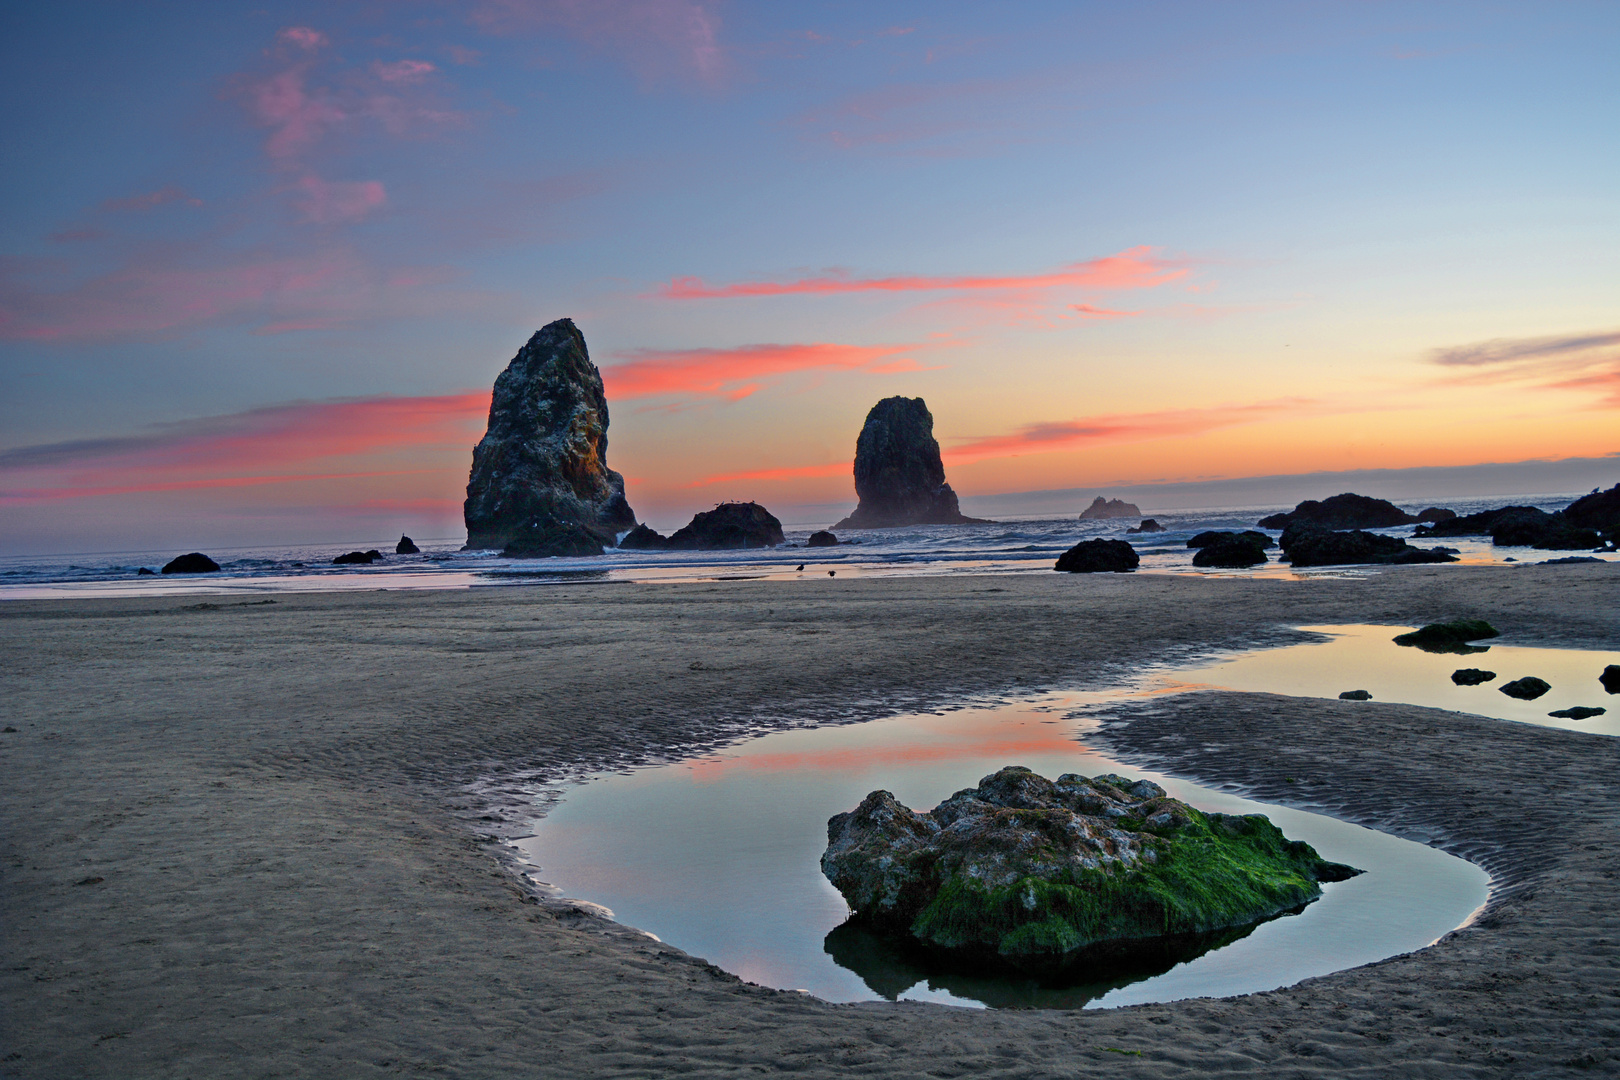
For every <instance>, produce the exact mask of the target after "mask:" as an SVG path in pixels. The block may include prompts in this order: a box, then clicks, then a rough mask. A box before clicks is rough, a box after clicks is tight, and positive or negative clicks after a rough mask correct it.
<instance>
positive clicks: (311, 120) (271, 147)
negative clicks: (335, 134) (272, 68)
mask: <svg viewBox="0 0 1620 1080" xmlns="http://www.w3.org/2000/svg"><path fill="white" fill-rule="evenodd" d="M307 71H308V68H307V65H304V64H300V65H298V66H296V67H292V68H289V69H287V70H286V71H281V72H277V73H276V74H274V75H272V76H270V77H269V78H268V79H265V80H264V81H263V82H260V83H257V84H256V85H254V86H253V87H252V89H251V100H252V103H253V111H254V113H255V115H256V116H257V117H258V120H259V122H260V123H261V124H263V125H264V126H265V127H268V128H270V129H271V133H270V139H269V141H268V142H267V143H266V144H265V152H266V153H268V154H269V155H270V157H271V158H273V159H286V158H290V157H293V156H294V155H297V154H301V153H303V152H304V151H306V150H308V149H309V148H310V147H311V146H313V145H314V144H315V142H316V141H317V140H318V139H320V137H321V136H322V135H324V134H325V133H326V130H327V129H328V128H330V127H332V126H334V125H336V124H339V123H342V122H343V121H344V120H345V119H347V116H348V114H347V112H346V111H345V110H343V109H341V108H339V107H338V106H337V105H335V104H333V103H332V102H331V101H329V100H326V98H325V97H324V96H322V95H319V94H312V93H311V92H310V91H308V90H306V89H305V86H304V80H305V76H306V74H307Z"/></svg>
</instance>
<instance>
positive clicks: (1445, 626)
mask: <svg viewBox="0 0 1620 1080" xmlns="http://www.w3.org/2000/svg"><path fill="white" fill-rule="evenodd" d="M1501 636H1502V634H1501V632H1500V631H1498V630H1497V629H1496V627H1494V626H1492V625H1491V624H1490V623H1488V622H1486V621H1485V620H1484V619H1454V620H1452V621H1451V622H1439V623H1429V624H1428V625H1427V626H1420V627H1418V628H1417V629H1416V630H1412V631H1409V632H1408V633H1405V634H1397V635H1396V636H1395V644H1397V645H1405V646H1407V647H1409V648H1417V649H1422V650H1423V651H1424V652H1432V653H1450V652H1471V651H1474V650H1473V649H1471V648H1459V646H1466V645H1467V644H1468V643H1469V642H1470V641H1480V640H1483V639H1485V638H1493V637H1501ZM1451 681H1452V682H1456V681H1457V676H1456V675H1455V674H1453V675H1452V677H1451Z"/></svg>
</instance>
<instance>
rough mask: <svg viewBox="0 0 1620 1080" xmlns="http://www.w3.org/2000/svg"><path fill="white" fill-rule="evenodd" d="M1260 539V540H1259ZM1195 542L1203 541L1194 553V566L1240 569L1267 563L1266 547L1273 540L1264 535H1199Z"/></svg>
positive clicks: (1251, 533) (1246, 533)
mask: <svg viewBox="0 0 1620 1080" xmlns="http://www.w3.org/2000/svg"><path fill="white" fill-rule="evenodd" d="M1257 538H1258V539H1257ZM1193 539H1195V540H1203V541H1204V542H1203V543H1201V544H1199V545H1198V550H1197V551H1196V552H1194V553H1193V565H1194V566H1207V567H1224V568H1227V569H1238V568H1242V567H1245V566H1259V565H1260V564H1261V563H1263V562H1266V561H1267V559H1266V546H1267V545H1268V544H1270V543H1271V538H1270V537H1268V536H1266V535H1265V534H1264V533H1256V532H1241V533H1232V532H1228V533H1215V534H1213V538H1211V534H1209V533H1199V534H1198V536H1196V537H1194V538H1193Z"/></svg>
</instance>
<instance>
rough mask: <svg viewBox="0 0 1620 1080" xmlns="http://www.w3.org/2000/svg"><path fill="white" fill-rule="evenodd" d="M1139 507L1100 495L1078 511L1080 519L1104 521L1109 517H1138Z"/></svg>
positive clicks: (1139, 514) (1140, 514) (1139, 515)
mask: <svg viewBox="0 0 1620 1080" xmlns="http://www.w3.org/2000/svg"><path fill="white" fill-rule="evenodd" d="M1141 516H1142V511H1141V509H1140V508H1139V507H1138V506H1137V505H1136V504H1135V503H1128V502H1124V501H1123V500H1120V499H1105V498H1103V497H1102V496H1101V495H1099V496H1097V497H1096V498H1095V499H1092V500H1091V505H1090V506H1088V507H1086V508H1085V509H1084V510H1082V511H1080V520H1081V521H1106V520H1107V519H1109V518H1139V517H1141Z"/></svg>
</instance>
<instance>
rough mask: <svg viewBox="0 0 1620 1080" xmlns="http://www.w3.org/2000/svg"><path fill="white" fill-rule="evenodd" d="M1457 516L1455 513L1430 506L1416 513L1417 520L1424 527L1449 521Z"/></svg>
mask: <svg viewBox="0 0 1620 1080" xmlns="http://www.w3.org/2000/svg"><path fill="white" fill-rule="evenodd" d="M1456 516H1457V511H1455V510H1447V509H1446V508H1445V507H1443V506H1430V507H1426V508H1424V509H1422V510H1419V511H1418V515H1417V519H1418V521H1420V522H1422V523H1423V524H1425V525H1433V524H1435V523H1437V522H1441V521H1450V520H1451V519H1452V518H1454V517H1456Z"/></svg>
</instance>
